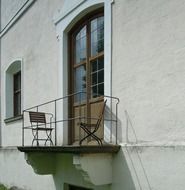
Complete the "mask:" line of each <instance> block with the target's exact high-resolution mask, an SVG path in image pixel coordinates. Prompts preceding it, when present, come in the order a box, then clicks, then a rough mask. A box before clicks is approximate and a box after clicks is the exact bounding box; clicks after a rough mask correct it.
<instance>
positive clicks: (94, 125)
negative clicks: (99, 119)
mask: <svg viewBox="0 0 185 190" xmlns="http://www.w3.org/2000/svg"><path fill="white" fill-rule="evenodd" d="M80 125H82V126H86V127H89V128H91V127H96V125H97V124H96V123H82V122H81V123H80Z"/></svg>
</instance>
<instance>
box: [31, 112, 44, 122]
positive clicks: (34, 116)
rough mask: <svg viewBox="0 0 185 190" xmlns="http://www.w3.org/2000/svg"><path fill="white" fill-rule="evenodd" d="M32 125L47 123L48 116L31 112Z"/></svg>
mask: <svg viewBox="0 0 185 190" xmlns="http://www.w3.org/2000/svg"><path fill="white" fill-rule="evenodd" d="M29 116H30V122H31V123H46V115H45V113H43V112H29Z"/></svg>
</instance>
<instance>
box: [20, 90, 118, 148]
mask: <svg viewBox="0 0 185 190" xmlns="http://www.w3.org/2000/svg"><path fill="white" fill-rule="evenodd" d="M81 94H85V95H86V98H88V97H91V96H92V93H87V92H84V91H79V92H76V93H72V94H68V95H66V96H63V97H61V98H57V99H53V100H51V101H48V102H45V103H42V104H39V105H36V106H32V107H30V108H27V109H25V110H23V121H22V145H23V146H24V135H25V134H24V130H25V129H30V126H25V124H26V123H25V114H26V113H27V112H31V111H33V109H34V111H35V112H39V110H42V109H43V108H46V107H42V106H45V105H49V104H52V105H53V103H54V110H53V113H48V112H44V113H45V114H51V115H52V116H54V117H52V118H54V121H52V120H50V122H46V123H45V124H50V125H52V124H54V128H53V129H54V130H55V145H57V123H60V122H66V121H67V122H69V121H72V120H76V119H79V120H80V121H81V120H83V119H86V120H88V119H91V120H98V119H99V118H96V116H95V117H87V116H82V115H81V107H80V109H79V116H77V117H68V118H66V119H65V118H63V119H59V118H58V119H59V120H58V119H57V103H58V101H60V100H62V101H64V100H65V99H67V98H68V99H70V98H74V97H75V96H76V95H80V100H79V101H80V104H81V103H82V98H84V97H85V96H83V97H82V95H81ZM93 96H96V97H95V99H96V98H97V97H98V98H101V100H102V99H104V98H105V99H106V98H107V99H109V101H110V102H109V103H110V104H109V106H110V114H111V117H110V118H109V117H108V118H104V121H107V122H111V124H110V125H112V122H115V130H116V131H115V140H116V141H115V142H116V144H117V136H118V104H119V102H120V100H119V98H117V97H114V96H109V95H100V94H97V93H93ZM78 98H79V96H77V99H78ZM86 98H85V99H86ZM99 100H100V99H98V101H99ZM69 101H70V100H69ZM83 101H84V99H83ZM87 101H88V100H87ZM59 103H60V102H59ZM113 104H114V106H115V107H113ZM35 109H36V110H35ZM112 109H114V110H115V115H114V117H113V112H112ZM108 113H109V112H108ZM63 117H64V116H63ZM31 125H32V124H31ZM38 126H42V124H41V125H40V124H38V123H37V124H36V125H35V127H38ZM32 127H34V125H33V126H32ZM37 133H38V131H37ZM36 135H38V134H36ZM111 135H112V127H111ZM48 138H49V136H48ZM79 138H80V139H81V137H79ZM34 140H35V136H34ZM37 140H38V139H37ZM46 142H47V140H46ZM110 142H112V137H110ZM32 145H33V142H32Z"/></svg>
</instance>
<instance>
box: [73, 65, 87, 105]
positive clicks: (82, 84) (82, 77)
mask: <svg viewBox="0 0 185 190" xmlns="http://www.w3.org/2000/svg"><path fill="white" fill-rule="evenodd" d="M74 84H75V93H76V92H86V69H85V66H84V65H82V66H80V67H77V68H76V69H75V78H74ZM85 98H86V95H85V93H80V94H77V95H76V96H75V102H78V101H80V99H81V100H84V99H85Z"/></svg>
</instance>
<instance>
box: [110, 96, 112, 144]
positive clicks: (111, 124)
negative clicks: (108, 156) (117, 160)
mask: <svg viewBox="0 0 185 190" xmlns="http://www.w3.org/2000/svg"><path fill="white" fill-rule="evenodd" d="M110 101H111V109H110V110H111V122H110V124H111V126H110V129H111V134H110V142H111V143H112V98H110Z"/></svg>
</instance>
